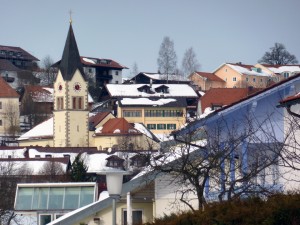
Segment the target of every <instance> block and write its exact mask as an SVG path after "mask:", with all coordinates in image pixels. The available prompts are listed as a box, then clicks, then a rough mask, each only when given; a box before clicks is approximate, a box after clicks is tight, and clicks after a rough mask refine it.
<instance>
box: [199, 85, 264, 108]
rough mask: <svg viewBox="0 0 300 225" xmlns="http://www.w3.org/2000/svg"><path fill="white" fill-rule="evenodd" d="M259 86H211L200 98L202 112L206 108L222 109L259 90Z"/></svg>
mask: <svg viewBox="0 0 300 225" xmlns="http://www.w3.org/2000/svg"><path fill="white" fill-rule="evenodd" d="M259 90H261V89H258V88H252V87H248V88H211V89H210V90H208V91H207V92H206V93H205V94H204V95H203V96H202V97H201V98H200V99H199V101H200V106H201V110H200V111H201V113H204V111H205V109H206V108H208V107H209V108H211V109H212V110H217V109H220V108H222V107H224V106H227V105H230V104H232V103H234V102H237V101H239V100H241V99H243V98H245V97H248V96H249V95H251V94H253V93H255V92H257V91H259Z"/></svg>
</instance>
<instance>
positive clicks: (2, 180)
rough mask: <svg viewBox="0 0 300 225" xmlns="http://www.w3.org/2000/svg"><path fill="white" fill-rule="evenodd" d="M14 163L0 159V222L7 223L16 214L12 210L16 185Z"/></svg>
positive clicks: (16, 171)
mask: <svg viewBox="0 0 300 225" xmlns="http://www.w3.org/2000/svg"><path fill="white" fill-rule="evenodd" d="M17 173H18V170H17V167H16V163H15V162H13V161H2V160H1V161H0V198H1V201H0V224H7V225H9V224H10V223H11V221H12V220H13V219H14V217H15V216H16V214H15V213H14V212H13V205H14V197H15V191H16V186H17V178H16V175H17Z"/></svg>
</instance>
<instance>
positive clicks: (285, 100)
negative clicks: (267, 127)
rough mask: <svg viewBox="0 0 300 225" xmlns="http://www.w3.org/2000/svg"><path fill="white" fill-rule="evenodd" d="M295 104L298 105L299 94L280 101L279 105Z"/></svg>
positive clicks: (299, 100)
mask: <svg viewBox="0 0 300 225" xmlns="http://www.w3.org/2000/svg"><path fill="white" fill-rule="evenodd" d="M294 101H295V103H299V102H300V92H299V93H297V94H295V95H292V96H289V97H287V98H285V99H283V100H281V101H280V103H281V104H286V103H290V102H294Z"/></svg>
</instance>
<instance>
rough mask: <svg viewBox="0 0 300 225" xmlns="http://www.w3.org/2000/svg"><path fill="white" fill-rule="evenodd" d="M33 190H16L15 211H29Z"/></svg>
mask: <svg viewBox="0 0 300 225" xmlns="http://www.w3.org/2000/svg"><path fill="white" fill-rule="evenodd" d="M33 191H34V190H33V188H26V187H24V188H23V187H20V188H19V189H18V196H17V202H16V209H17V210H21V209H24V210H30V209H31V203H32V197H33Z"/></svg>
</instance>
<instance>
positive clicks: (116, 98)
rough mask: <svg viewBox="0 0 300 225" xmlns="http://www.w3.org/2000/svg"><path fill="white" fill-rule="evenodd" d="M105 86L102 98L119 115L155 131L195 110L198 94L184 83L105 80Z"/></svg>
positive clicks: (167, 127) (183, 120)
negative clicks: (113, 81)
mask: <svg viewBox="0 0 300 225" xmlns="http://www.w3.org/2000/svg"><path fill="white" fill-rule="evenodd" d="M105 90H106V95H105V97H103V99H104V100H106V101H107V100H109V106H108V107H110V109H112V110H114V113H115V114H116V115H117V117H118V118H120V117H124V118H125V119H126V120H127V121H128V122H130V123H132V122H138V123H143V124H145V126H146V127H147V128H149V129H150V130H151V131H152V132H153V133H155V134H157V133H170V132H171V131H173V130H176V129H178V128H180V127H181V126H182V125H183V124H185V123H186V120H187V118H190V117H193V116H195V115H196V114H197V104H198V94H197V93H196V92H195V90H194V89H193V88H192V87H191V86H189V85H187V84H149V85H148V84H122V85H117V84H107V85H106V86H105ZM178 90H180V92H179V91H178ZM116 102H117V103H116Z"/></svg>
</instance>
